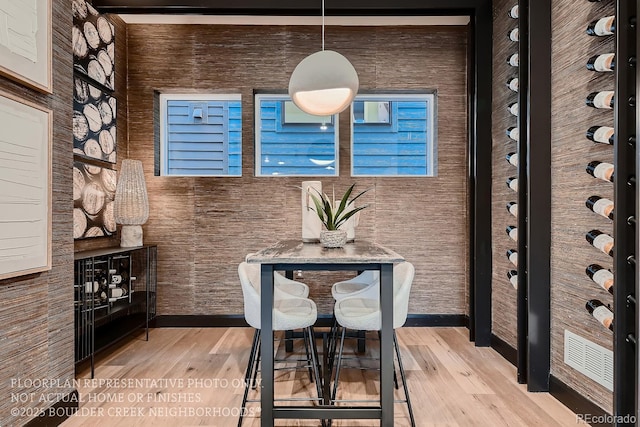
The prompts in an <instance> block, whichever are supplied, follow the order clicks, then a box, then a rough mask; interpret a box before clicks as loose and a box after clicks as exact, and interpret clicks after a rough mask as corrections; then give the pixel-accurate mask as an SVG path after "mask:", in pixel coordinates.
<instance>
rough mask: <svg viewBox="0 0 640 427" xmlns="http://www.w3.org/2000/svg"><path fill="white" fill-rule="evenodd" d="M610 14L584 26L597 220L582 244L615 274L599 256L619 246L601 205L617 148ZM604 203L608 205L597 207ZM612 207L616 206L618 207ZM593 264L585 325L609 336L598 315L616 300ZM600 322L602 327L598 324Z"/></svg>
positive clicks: (591, 205)
mask: <svg viewBox="0 0 640 427" xmlns="http://www.w3.org/2000/svg"><path fill="white" fill-rule="evenodd" d="M612 9H613V5H610V6H606V5H605V9H603V12H604V13H605V15H606V16H600V17H598V18H597V19H595V20H593V21H590V22H586V23H585V26H586V31H585V33H584V34H583V35H582V37H584V38H590V39H591V42H592V52H590V54H589V55H588V56H586V57H585V58H584V69H583V70H584V71H583V73H585V74H586V75H588V76H590V77H592V79H591V80H590V81H589V86H588V88H587V89H588V90H590V91H591V92H590V93H588V94H585V96H586V100H585V104H586V107H585V108H594V109H595V110H594V111H592V112H590V114H591V116H590V117H592V119H593V120H595V122H594V123H592V126H590V127H589V128H588V129H584V136H585V139H584V144H585V145H584V147H585V150H586V149H589V148H590V147H592V148H593V150H591V151H589V152H590V157H591V159H590V160H591V161H590V162H589V163H588V164H587V165H585V172H586V174H587V175H585V178H584V180H585V181H587V182H588V184H589V185H590V186H591V190H592V191H591V193H590V194H589V195H588V196H587V198H586V199H585V208H588V209H589V210H590V211H591V212H592V214H593V215H592V216H591V217H589V224H587V227H588V229H585V230H584V233H585V242H584V243H586V244H589V245H591V247H592V252H589V253H590V255H589V256H590V259H589V260H588V262H587V264H589V265H593V264H592V263H595V264H596V265H599V264H598V263H601V264H602V268H603V269H604V270H605V271H611V270H612V269H613V258H612V259H609V260H607V259H606V258H603V257H602V256H601V255H600V254H599V253H598V251H599V252H600V253H605V254H607V255H610V256H613V247H614V246H615V245H614V243H617V242H616V241H615V240H616V239H615V235H614V234H609V233H610V231H609V230H610V229H611V227H612V219H611V216H610V215H609V213H610V211H612V210H613V207H612V206H606V210H607V212H606V214H605V207H604V206H602V205H603V204H606V202H607V201H608V202H610V201H611V200H614V197H613V193H614V191H613V190H614V188H613V187H614V184H613V182H614V181H615V175H614V171H615V167H614V165H613V164H611V163H609V159H611V158H612V154H613V152H612V150H613V149H614V148H613V146H612V145H609V144H608V142H609V140H610V139H612V138H614V135H615V133H614V132H615V130H613V128H612V127H611V124H613V110H612V109H613V106H614V102H615V100H616V98H617V97H616V96H615V91H614V87H615V73H613V72H611V71H612V70H613V69H614V68H615V66H614V64H615V62H614V61H615V54H612V53H611V52H610V50H611V42H612V39H613V37H614V36H613V31H605V29H604V28H603V26H602V23H603V22H609V20H610V18H609V17H610V16H612V12H613V10H612ZM608 29H610V28H608ZM605 141H606V143H605ZM589 180H591V181H589ZM593 180H596V181H593ZM601 200H603V201H605V202H604V203H603V202H598V201H601ZM613 205H614V206H615V203H614V204H613ZM589 265H584V267H585V270H584V272H585V278H584V283H585V284H586V286H587V288H586V289H585V292H584V300H583V301H582V305H583V306H584V310H585V311H584V314H585V316H590V318H589V320H586V322H588V324H589V325H590V327H592V328H593V329H596V328H598V329H597V330H598V331H599V333H606V332H604V331H605V330H607V329H609V326H608V325H604V324H603V323H602V321H601V319H599V318H598V313H599V312H601V311H607V312H608V310H609V309H612V305H613V298H612V296H611V295H609V294H608V293H605V292H601V291H602V290H603V289H602V287H601V286H600V285H598V284H597V283H596V282H595V281H593V280H592V279H591V278H590V277H589ZM593 301H597V302H598V304H602V305H601V307H602V308H601V309H600V310H596V311H595V312H594V309H593ZM596 322H599V323H600V325H598V324H597V323H596ZM605 328H606V329H605ZM609 330H610V329H609Z"/></svg>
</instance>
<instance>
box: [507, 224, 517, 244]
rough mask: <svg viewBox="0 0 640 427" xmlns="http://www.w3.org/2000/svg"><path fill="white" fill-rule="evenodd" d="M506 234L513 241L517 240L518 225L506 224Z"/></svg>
mask: <svg viewBox="0 0 640 427" xmlns="http://www.w3.org/2000/svg"><path fill="white" fill-rule="evenodd" d="M507 234H508V235H509V237H510V238H511V240H513V241H514V242H517V241H518V227H514V226H513V225H508V226H507Z"/></svg>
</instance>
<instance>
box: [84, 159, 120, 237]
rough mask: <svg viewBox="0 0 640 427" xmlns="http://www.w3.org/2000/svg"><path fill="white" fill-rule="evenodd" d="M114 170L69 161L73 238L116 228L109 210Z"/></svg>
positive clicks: (113, 189)
mask: <svg viewBox="0 0 640 427" xmlns="http://www.w3.org/2000/svg"><path fill="white" fill-rule="evenodd" d="M116 179H117V175H116V171H115V170H113V169H107V168H103V167H101V166H95V165H92V164H89V163H84V162H73V238H74V239H86V238H90V237H103V236H111V235H112V234H113V233H115V232H116V220H115V216H114V214H113V207H114V205H113V204H114V199H115V195H116Z"/></svg>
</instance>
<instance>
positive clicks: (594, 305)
mask: <svg viewBox="0 0 640 427" xmlns="http://www.w3.org/2000/svg"><path fill="white" fill-rule="evenodd" d="M585 308H586V309H587V311H588V312H589V314H591V315H592V316H593V317H595V318H596V320H597V321H598V322H600V323H602V326H604V327H605V328H607V329H609V330H611V331H613V313H612V312H611V310H609V308H608V307H607V306H606V305H604V304H603V303H602V301H600V300H597V299H590V300H589V301H587V303H586V304H585Z"/></svg>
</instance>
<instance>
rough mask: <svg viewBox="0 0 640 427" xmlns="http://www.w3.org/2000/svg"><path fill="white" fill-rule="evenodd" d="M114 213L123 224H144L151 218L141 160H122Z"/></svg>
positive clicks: (119, 222)
mask: <svg viewBox="0 0 640 427" xmlns="http://www.w3.org/2000/svg"><path fill="white" fill-rule="evenodd" d="M114 214H115V220H116V222H117V223H118V224H123V225H142V224H144V223H145V222H147V219H149V198H148V197H147V185H146V183H145V181H144V171H143V170H142V162H141V161H140V160H131V159H126V160H123V161H122V170H121V172H120V179H119V180H118V185H117V186H116V198H115V205H114Z"/></svg>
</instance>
